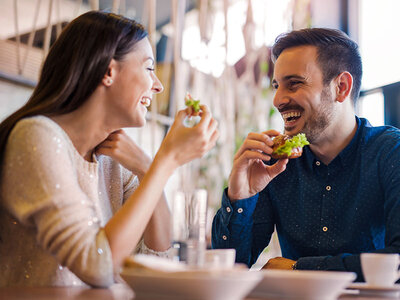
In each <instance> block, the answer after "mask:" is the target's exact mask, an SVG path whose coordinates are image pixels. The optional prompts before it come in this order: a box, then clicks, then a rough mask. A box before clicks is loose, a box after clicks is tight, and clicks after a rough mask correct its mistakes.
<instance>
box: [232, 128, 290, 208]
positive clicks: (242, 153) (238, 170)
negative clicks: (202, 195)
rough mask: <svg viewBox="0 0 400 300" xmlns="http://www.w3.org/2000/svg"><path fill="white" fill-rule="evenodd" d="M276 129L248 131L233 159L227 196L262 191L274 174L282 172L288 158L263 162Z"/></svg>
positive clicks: (241, 197) (268, 157)
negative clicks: (269, 163) (267, 163)
mask: <svg viewBox="0 0 400 300" xmlns="http://www.w3.org/2000/svg"><path fill="white" fill-rule="evenodd" d="M277 135H279V132H277V131H276V130H268V131H264V132H262V133H254V132H252V133H249V135H248V136H247V138H246V139H245V140H244V142H243V144H242V146H241V147H240V148H239V150H238V151H237V152H236V154H235V157H234V159H233V167H232V172H231V175H230V176H229V185H228V197H229V199H230V200H237V199H244V198H248V197H251V196H253V195H255V194H257V193H258V192H260V191H262V190H263V189H264V188H265V187H266V186H267V184H268V183H269V182H270V181H271V180H272V179H274V177H275V176H277V175H278V174H280V173H281V172H283V171H284V170H285V168H286V164H287V163H288V159H281V160H278V162H276V163H275V164H273V165H272V166H268V165H266V164H264V162H263V161H269V160H270V159H271V157H270V154H271V153H272V145H273V141H272V138H271V137H273V136H277Z"/></svg>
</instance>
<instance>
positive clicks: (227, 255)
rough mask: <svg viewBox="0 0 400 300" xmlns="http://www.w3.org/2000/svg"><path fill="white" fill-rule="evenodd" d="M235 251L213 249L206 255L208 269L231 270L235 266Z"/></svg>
mask: <svg viewBox="0 0 400 300" xmlns="http://www.w3.org/2000/svg"><path fill="white" fill-rule="evenodd" d="M235 258H236V250H235V249H212V250H207V251H206V253H205V259H204V260H205V265H206V267H208V268H215V269H220V268H221V269H231V268H233V267H234V266H235Z"/></svg>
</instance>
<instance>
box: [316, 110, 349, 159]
mask: <svg viewBox="0 0 400 300" xmlns="http://www.w3.org/2000/svg"><path fill="white" fill-rule="evenodd" d="M356 131H357V122H356V118H355V116H354V114H348V115H347V116H346V117H345V118H341V120H340V121H339V122H336V123H334V124H332V125H331V126H330V127H328V128H327V129H326V130H325V131H324V133H323V134H322V136H321V137H320V138H319V139H318V141H316V142H313V143H312V144H311V145H310V148H311V150H312V152H313V153H314V155H315V156H316V157H317V158H318V159H319V160H321V161H322V162H323V163H324V164H325V165H328V164H329V163H330V162H331V161H332V160H334V159H335V157H336V156H338V155H339V153H340V152H341V151H342V150H343V149H344V148H346V146H347V145H348V144H349V143H350V142H351V140H352V139H353V137H354V135H355V133H356Z"/></svg>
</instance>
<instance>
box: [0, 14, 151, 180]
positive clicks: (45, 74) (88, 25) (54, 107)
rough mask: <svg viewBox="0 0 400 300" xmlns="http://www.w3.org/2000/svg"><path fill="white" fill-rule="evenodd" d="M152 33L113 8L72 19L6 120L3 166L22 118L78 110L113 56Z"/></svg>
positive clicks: (0, 135)
mask: <svg viewBox="0 0 400 300" xmlns="http://www.w3.org/2000/svg"><path fill="white" fill-rule="evenodd" d="M146 36H147V32H146V31H145V29H144V28H143V26H142V25H140V24H139V23H137V22H135V21H133V20H130V19H127V18H125V17H122V16H119V15H115V14H111V13H105V12H99V11H90V12H87V13H85V14H83V15H81V16H79V17H78V18H76V19H74V20H73V21H72V22H71V23H69V24H68V25H67V27H66V28H65V29H64V30H63V32H62V33H61V35H60V37H59V38H58V39H57V41H56V42H55V43H54V45H53V46H52V47H51V49H50V52H49V54H48V56H47V58H46V60H45V62H44V65H43V68H42V71H41V74H40V79H39V82H38V84H37V86H36V88H35V89H34V91H33V93H32V96H31V97H30V98H29V100H28V102H27V103H26V104H25V105H24V106H23V107H21V108H20V109H19V110H17V111H16V112H15V113H13V114H12V115H10V116H9V117H8V118H6V119H5V120H4V121H3V122H2V123H1V124H0V171H1V169H2V166H3V160H4V153H5V148H6V144H7V139H8V136H9V135H10V132H11V130H12V129H13V128H14V126H15V124H16V123H17V122H18V121H19V120H21V119H22V118H26V117H31V116H35V115H47V116H51V115H61V114H66V113H69V112H72V111H74V110H76V109H77V108H79V107H80V106H81V105H82V104H83V103H84V102H85V101H86V100H87V99H88V98H89V96H90V95H91V94H92V93H93V92H94V90H95V89H96V87H97V86H98V85H99V84H100V82H101V80H102V79H103V77H104V75H105V74H106V72H107V69H108V66H109V64H110V62H111V59H115V60H118V61H121V60H123V59H124V57H125V55H126V54H128V53H129V52H131V51H132V50H133V49H134V46H135V44H136V43H137V42H138V41H140V40H142V39H143V38H145V37H146ZM0 174H1V173H0Z"/></svg>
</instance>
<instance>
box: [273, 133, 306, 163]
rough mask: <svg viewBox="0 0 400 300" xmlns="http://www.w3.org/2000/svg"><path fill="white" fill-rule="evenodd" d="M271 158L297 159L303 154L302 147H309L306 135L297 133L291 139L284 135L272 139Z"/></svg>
mask: <svg viewBox="0 0 400 300" xmlns="http://www.w3.org/2000/svg"><path fill="white" fill-rule="evenodd" d="M273 142H274V145H273V146H272V149H273V152H272V154H271V157H272V158H275V159H283V158H298V157H300V156H301V155H302V154H303V147H304V146H306V145H309V144H310V143H309V142H308V141H307V138H306V135H305V134H304V133H299V134H297V135H295V136H293V137H290V136H289V135H286V134H281V135H278V136H276V137H275V138H274V139H273Z"/></svg>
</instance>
